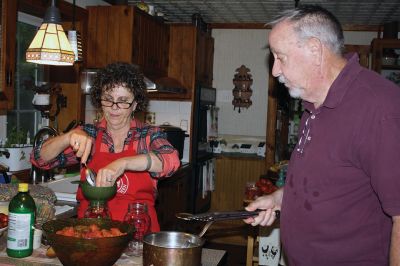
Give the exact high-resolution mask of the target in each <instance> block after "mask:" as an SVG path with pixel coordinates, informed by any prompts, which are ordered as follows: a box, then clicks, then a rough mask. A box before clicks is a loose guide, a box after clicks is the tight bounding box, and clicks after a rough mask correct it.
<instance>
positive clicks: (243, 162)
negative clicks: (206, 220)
mask: <svg viewBox="0 0 400 266" xmlns="http://www.w3.org/2000/svg"><path fill="white" fill-rule="evenodd" d="M216 161H217V164H216V177H215V191H214V192H212V194H211V210H212V211H229V210H239V209H243V199H244V190H245V187H246V182H249V181H257V180H259V178H260V175H262V174H265V161H264V159H258V158H246V157H237V158H236V157H226V156H221V157H217V160H216Z"/></svg>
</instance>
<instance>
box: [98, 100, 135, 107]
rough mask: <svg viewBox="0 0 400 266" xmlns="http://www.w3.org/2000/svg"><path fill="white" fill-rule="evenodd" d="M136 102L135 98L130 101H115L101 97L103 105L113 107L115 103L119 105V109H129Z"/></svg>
mask: <svg viewBox="0 0 400 266" xmlns="http://www.w3.org/2000/svg"><path fill="white" fill-rule="evenodd" d="M134 102H135V100H133V101H132V102H130V103H128V102H114V101H110V100H106V99H101V105H102V106H105V107H111V108H112V107H113V106H114V104H115V105H117V107H118V108H119V109H128V108H130V107H131V106H132V104H133V103H134Z"/></svg>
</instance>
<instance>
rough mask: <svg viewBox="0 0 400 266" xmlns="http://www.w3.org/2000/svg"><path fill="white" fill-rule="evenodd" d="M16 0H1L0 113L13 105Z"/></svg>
mask: <svg viewBox="0 0 400 266" xmlns="http://www.w3.org/2000/svg"><path fill="white" fill-rule="evenodd" d="M16 22H17V1H15V0H1V32H0V34H1V47H0V49H1V51H0V56H1V60H0V74H1V78H0V113H1V112H4V111H5V110H7V109H12V108H13V105H14V76H15V35H16V28H17V24H16Z"/></svg>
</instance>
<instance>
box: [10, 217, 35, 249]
mask: <svg viewBox="0 0 400 266" xmlns="http://www.w3.org/2000/svg"><path fill="white" fill-rule="evenodd" d="M33 219H34V214H33V213H12V212H10V214H9V216H8V237H7V248H8V249H13V250H25V249H29V248H31V246H30V245H32V241H31V237H32V235H31V231H32V226H33Z"/></svg>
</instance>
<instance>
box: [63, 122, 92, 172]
mask: <svg viewBox="0 0 400 266" xmlns="http://www.w3.org/2000/svg"><path fill="white" fill-rule="evenodd" d="M67 134H68V135H69V145H70V146H71V147H72V149H73V150H74V151H75V154H76V156H77V157H80V158H81V163H82V164H85V163H86V161H87V159H88V157H89V155H90V151H91V149H92V138H91V137H89V136H88V134H87V133H86V132H85V131H83V130H82V129H80V128H75V129H73V130H71V131H70V132H68V133H67Z"/></svg>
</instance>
